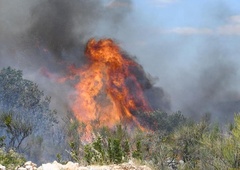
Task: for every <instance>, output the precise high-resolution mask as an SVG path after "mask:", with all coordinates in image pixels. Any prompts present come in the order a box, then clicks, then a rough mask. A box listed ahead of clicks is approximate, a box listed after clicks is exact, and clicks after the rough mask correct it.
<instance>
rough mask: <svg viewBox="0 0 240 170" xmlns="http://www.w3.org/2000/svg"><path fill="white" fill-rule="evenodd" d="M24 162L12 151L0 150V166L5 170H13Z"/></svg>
mask: <svg viewBox="0 0 240 170" xmlns="http://www.w3.org/2000/svg"><path fill="white" fill-rule="evenodd" d="M25 161H26V160H25V158H24V157H23V156H21V155H20V154H18V153H17V152H15V151H14V150H12V149H10V150H9V151H6V150H5V149H4V148H0V164H1V165H4V166H6V168H7V169H9V170H14V169H15V167H16V166H18V165H22V164H23V163H24V162H25Z"/></svg>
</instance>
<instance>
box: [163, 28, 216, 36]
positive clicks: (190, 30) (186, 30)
mask: <svg viewBox="0 0 240 170" xmlns="http://www.w3.org/2000/svg"><path fill="white" fill-rule="evenodd" d="M165 32H166V33H176V34H183V35H193V34H212V33H213V32H212V30H211V29H208V28H193V27H177V28H174V29H170V30H167V31H165Z"/></svg>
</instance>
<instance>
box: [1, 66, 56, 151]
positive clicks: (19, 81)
mask: <svg viewBox="0 0 240 170" xmlns="http://www.w3.org/2000/svg"><path fill="white" fill-rule="evenodd" d="M49 104H50V97H46V96H44V93H43V91H40V90H39V89H38V86H37V84H35V83H33V82H32V81H29V80H26V79H24V78H23V74H22V71H20V70H15V69H12V68H11V67H8V68H4V69H2V70H1V71H0V129H1V131H0V136H6V139H5V141H6V147H7V148H16V149H17V150H19V149H20V146H21V144H22V142H23V140H24V139H25V138H26V137H28V136H29V135H31V134H33V133H34V134H36V135H40V134H44V133H45V132H47V131H49V128H50V127H51V126H52V125H53V124H55V123H57V121H56V119H55V114H56V112H55V111H52V110H50V108H49Z"/></svg>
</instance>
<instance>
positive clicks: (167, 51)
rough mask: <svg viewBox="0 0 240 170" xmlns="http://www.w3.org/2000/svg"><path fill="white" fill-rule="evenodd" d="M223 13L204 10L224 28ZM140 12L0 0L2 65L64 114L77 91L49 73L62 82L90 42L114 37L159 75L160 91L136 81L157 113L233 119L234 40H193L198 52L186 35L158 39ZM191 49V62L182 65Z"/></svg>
mask: <svg viewBox="0 0 240 170" xmlns="http://www.w3.org/2000/svg"><path fill="white" fill-rule="evenodd" d="M226 9H228V8H227V6H225V5H224V4H221V7H219V10H216V9H215V10H212V9H211V8H209V9H207V10H208V11H211V14H209V16H211V18H210V19H209V20H207V19H206V22H211V21H212V20H216V21H218V22H223V21H222V20H224V18H225V19H226V18H227V17H226V16H227V15H229V13H231V10H230V9H228V10H226ZM224 11H225V12H224ZM209 13H210V12H209ZM138 14H139V11H137V10H136V9H134V3H133V2H132V1H131V0H114V1H107V0H105V1H104V0H102V1H100V0H99V1H96V0H87V1H86V0H72V1H68V0H40V1H39V0H21V1H19V0H11V1H9V0H0V67H1V68H2V67H7V66H11V67H14V68H17V69H21V70H23V73H24V76H25V77H26V78H29V79H30V80H33V81H34V82H37V83H38V84H39V86H40V88H41V89H43V90H44V92H45V93H46V94H47V95H50V96H52V105H53V107H55V108H58V109H59V110H64V111H66V110H67V105H68V104H69V103H68V102H69V101H68V99H65V98H66V96H68V94H69V93H71V91H72V90H73V89H72V86H71V84H70V83H69V84H56V83H55V82H54V81H52V80H49V77H48V76H49V73H51V74H52V75H51V76H56V77H58V76H64V74H66V72H67V66H69V65H71V64H75V65H76V66H78V67H80V66H82V65H83V64H84V63H85V62H86V58H85V56H84V48H85V44H86V42H87V40H88V39H89V38H91V37H100V38H101V37H109V38H113V39H116V40H117V41H119V42H120V44H121V45H122V47H123V49H125V50H126V51H127V52H129V53H130V54H131V55H136V57H137V60H139V62H140V63H142V65H143V68H144V70H147V71H148V72H149V73H150V74H151V75H153V76H154V77H158V81H156V85H153V82H154V81H153V80H149V78H150V77H151V76H149V75H144V76H146V77H148V78H147V80H146V77H144V76H143V77H141V76H140V77H139V81H141V82H142V84H143V85H146V86H147V88H146V90H145V95H146V97H147V98H148V99H149V100H150V102H151V103H152V107H153V108H158V107H159V108H160V109H162V110H165V111H169V112H170V111H172V112H175V111H177V110H181V111H182V112H183V114H186V115H190V116H192V117H194V118H199V117H200V116H201V114H203V113H205V112H211V113H213V118H214V119H216V120H220V121H227V120H231V119H232V115H233V112H237V111H239V110H240V106H239V105H240V104H239V103H240V102H239V101H240V95H239V88H238V86H239V83H238V82H239V78H238V77H239V64H238V63H239V62H238V60H237V58H238V54H239V52H240V50H237V49H238V48H237V47H236V45H234V42H230V41H229V40H228V39H227V38H223V39H222V38H218V37H217V36H211V37H210V38H206V37H204V38H203V39H200V40H198V41H197V42H193V43H196V46H197V47H198V50H193V49H189V44H190V43H192V39H191V38H190V37H187V36H176V37H174V38H173V37H170V38H167V37H166V36H160V37H159V39H160V40H156V39H154V36H155V32H154V31H151V30H148V29H147V27H146V25H147V24H146V25H144V24H143V23H142V22H143V21H144V19H143V20H142V19H141V18H140V17H138V16H137V15H138ZM205 15H207V14H205ZM223 16H224V17H223ZM206 18H207V16H206ZM163 27H164V23H163ZM146 42H150V43H149V44H146ZM224 42H228V43H229V45H227V46H225V43H224ZM186 51H189V53H188V55H189V56H190V57H187V58H188V60H189V61H184V59H185V56H184V55H185V54H186ZM191 56H195V57H191ZM183 58H184V59H183ZM186 63H188V64H186ZM137 74H138V73H137ZM144 74H145V73H144ZM139 75H143V73H139ZM150 79H154V78H150ZM144 81H146V82H147V83H146V82H144ZM149 84H150V85H149ZM156 86H159V87H156ZM161 87H163V88H161Z"/></svg>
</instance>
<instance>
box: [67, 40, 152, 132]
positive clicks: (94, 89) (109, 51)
mask: <svg viewBox="0 0 240 170" xmlns="http://www.w3.org/2000/svg"><path fill="white" fill-rule="evenodd" d="M85 54H86V56H87V57H88V59H89V63H88V64H87V65H85V67H84V68H81V69H79V68H75V67H71V68H70V70H71V76H72V75H74V76H75V77H79V81H78V82H77V83H76V84H75V90H76V94H75V97H74V102H73V104H72V106H71V109H72V111H73V113H74V115H75V116H76V118H77V119H78V120H79V121H82V122H84V123H85V124H86V125H87V131H88V132H89V131H91V125H92V124H93V123H94V125H95V126H96V125H99V126H102V125H104V126H108V127H113V126H114V125H116V124H117V123H119V122H123V121H124V122H127V123H130V122H131V123H134V124H135V125H137V126H139V127H141V126H140V124H139V122H138V121H137V119H136V118H135V117H134V116H133V115H132V114H131V113H132V112H133V111H137V110H143V111H150V110H151V108H150V106H149V104H148V102H147V101H146V100H145V98H144V94H143V90H142V88H141V85H140V84H139V83H138V81H137V78H136V76H135V75H134V74H133V73H131V68H136V67H140V66H139V65H138V64H137V63H136V62H135V61H133V60H132V59H130V58H127V57H124V54H122V52H121V49H120V48H119V47H118V46H117V45H116V44H115V43H114V42H113V41H112V40H111V39H102V40H99V41H96V40H94V39H90V40H89V41H88V43H87V45H86V50H85Z"/></svg>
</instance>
